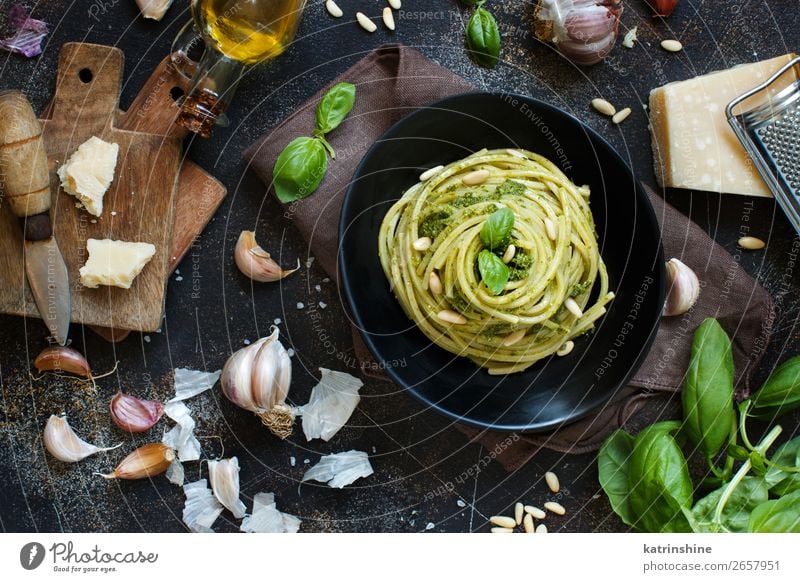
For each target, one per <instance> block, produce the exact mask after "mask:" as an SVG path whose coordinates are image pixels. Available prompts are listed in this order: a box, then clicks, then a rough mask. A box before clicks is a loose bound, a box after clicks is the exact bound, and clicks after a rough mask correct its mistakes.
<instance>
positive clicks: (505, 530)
mask: <svg viewBox="0 0 800 582" xmlns="http://www.w3.org/2000/svg"><path fill="white" fill-rule="evenodd" d="M492 533H514V530H513V529H508V528H507V527H493V528H492Z"/></svg>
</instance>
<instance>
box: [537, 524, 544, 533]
mask: <svg viewBox="0 0 800 582" xmlns="http://www.w3.org/2000/svg"><path fill="white" fill-rule="evenodd" d="M536 533H547V526H546V525H545V524H543V523H540V524H539V525H537V526H536Z"/></svg>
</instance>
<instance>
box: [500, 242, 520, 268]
mask: <svg viewBox="0 0 800 582" xmlns="http://www.w3.org/2000/svg"><path fill="white" fill-rule="evenodd" d="M516 254H517V247H515V246H514V245H508V247H506V252H504V253H503V262H504V263H506V264H508V263H510V262H511V259H513V258H514V255H516Z"/></svg>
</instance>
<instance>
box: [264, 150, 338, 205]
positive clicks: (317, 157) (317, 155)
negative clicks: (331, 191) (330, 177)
mask: <svg viewBox="0 0 800 582" xmlns="http://www.w3.org/2000/svg"><path fill="white" fill-rule="evenodd" d="M327 169H328V156H327V155H326V154H325V146H324V145H322V142H321V141H320V140H318V139H316V138H313V137H298V138H295V139H294V140H292V141H291V143H289V145H287V146H286V148H284V150H283V151H282V152H281V154H280V155H279V156H278V159H277V160H276V161H275V166H274V167H273V168H272V184H273V186H274V187H275V194H276V195H277V196H278V200H280V201H281V202H283V203H284V204H286V203H289V202H294V201H295V200H299V199H301V198H305V197H306V196H308V195H309V194H311V193H312V192H314V190H316V189H317V188H318V187H319V185H320V182H322V178H324V177H325V172H326V170H327Z"/></svg>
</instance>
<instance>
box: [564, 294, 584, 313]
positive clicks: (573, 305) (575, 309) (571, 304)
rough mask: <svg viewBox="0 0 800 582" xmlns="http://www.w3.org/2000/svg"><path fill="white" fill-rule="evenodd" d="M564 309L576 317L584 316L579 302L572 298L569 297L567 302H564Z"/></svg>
mask: <svg viewBox="0 0 800 582" xmlns="http://www.w3.org/2000/svg"><path fill="white" fill-rule="evenodd" d="M564 307H566V308H567V311H569V312H570V313H571V314H572V315H574V316H575V317H582V316H583V311H581V308H580V306H579V305H578V303H577V301H575V300H574V299H573V298H572V297H567V300H566V301H564Z"/></svg>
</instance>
